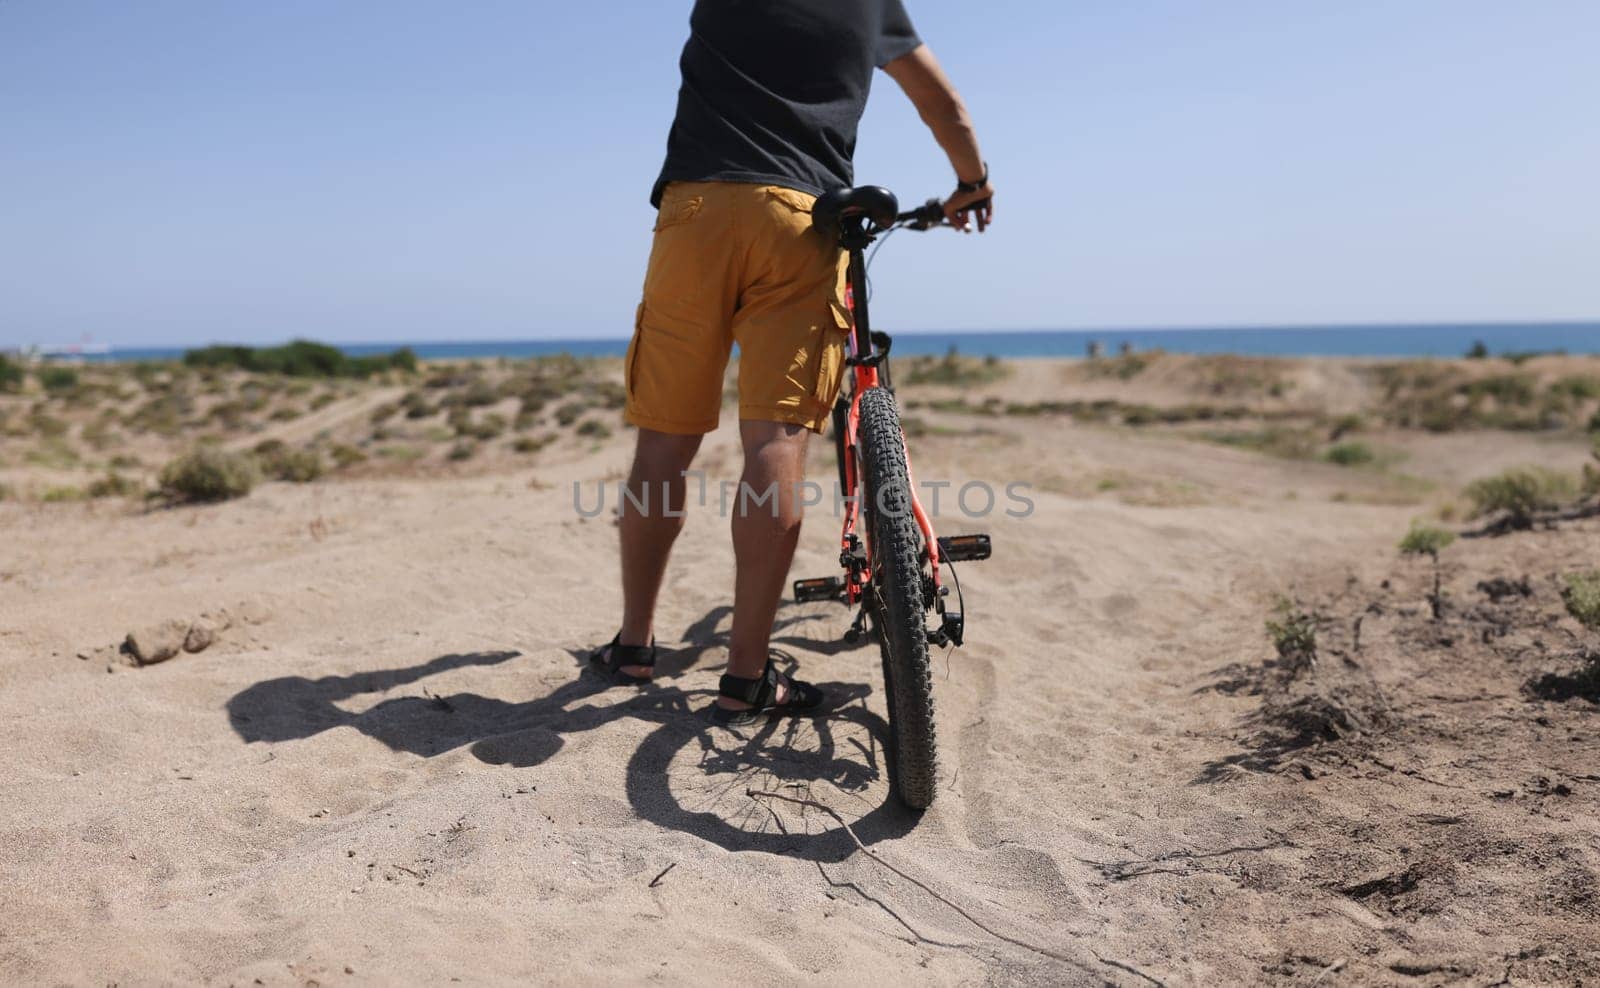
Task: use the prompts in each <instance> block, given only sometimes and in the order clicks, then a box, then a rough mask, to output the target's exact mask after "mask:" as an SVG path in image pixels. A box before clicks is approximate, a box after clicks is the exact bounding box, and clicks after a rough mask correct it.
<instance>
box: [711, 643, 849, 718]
mask: <svg viewBox="0 0 1600 988" xmlns="http://www.w3.org/2000/svg"><path fill="white" fill-rule="evenodd" d="M717 693H718V696H717V703H716V706H714V707H712V708H711V719H712V720H713V721H715V722H716V723H718V724H721V725H723V726H724V727H736V726H739V725H743V724H753V723H755V722H756V721H758V720H760V719H761V718H763V717H768V716H775V715H787V714H801V713H807V712H809V711H812V710H815V709H816V708H817V707H819V706H821V705H822V701H823V700H824V699H825V698H826V697H825V696H824V695H823V692H822V691H821V690H820V689H817V688H816V687H815V686H813V685H811V684H810V683H802V682H801V681H799V680H798V679H793V678H791V677H789V676H785V675H783V674H782V673H780V672H778V670H777V669H775V668H774V667H773V665H772V660H771V659H768V660H767V668H766V669H765V670H764V671H763V672H762V674H761V675H760V676H757V677H755V678H754V679H747V678H745V677H743V676H723V677H722V681H721V682H720V683H719V684H718V689H717Z"/></svg>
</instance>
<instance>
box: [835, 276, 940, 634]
mask: <svg viewBox="0 0 1600 988" xmlns="http://www.w3.org/2000/svg"><path fill="white" fill-rule="evenodd" d="M849 251H850V272H849V282H848V287H847V294H846V296H845V303H846V306H847V307H848V308H849V310H850V315H851V321H852V322H853V323H854V326H853V328H852V330H851V332H850V343H849V359H848V364H847V365H848V366H849V367H850V368H851V370H852V372H853V384H854V387H853V389H852V391H851V394H850V407H849V411H848V412H847V413H846V414H845V415H844V416H843V422H842V423H841V424H842V425H843V428H842V429H841V430H840V445H839V458H840V468H841V476H842V478H843V484H844V490H843V491H842V492H841V493H842V495H843V497H844V528H843V531H841V532H840V535H839V551H840V558H841V560H842V561H843V562H844V564H845V570H846V576H845V587H844V593H845V599H846V600H847V601H848V602H849V603H851V604H858V603H860V602H861V598H862V596H863V595H864V593H865V592H866V585H867V583H868V582H869V580H870V579H871V573H872V547H871V541H870V540H867V539H862V538H860V537H859V536H858V535H857V534H856V526H857V522H858V521H859V520H860V518H861V504H862V499H863V498H866V497H872V496H873V493H872V492H871V491H867V490H865V489H864V486H865V482H864V480H863V478H862V477H861V476H860V468H859V461H858V460H857V458H856V448H857V436H858V430H859V427H860V421H861V396H862V395H863V394H865V393H866V391H867V389H868V388H877V387H887V386H889V384H890V383H891V382H890V381H889V379H888V374H887V366H886V365H885V359H886V358H887V357H888V353H889V351H888V347H887V343H888V338H887V337H886V336H880V337H879V339H880V340H881V341H882V342H883V343H884V344H885V345H884V348H883V349H882V350H877V349H875V346H876V345H877V343H878V341H875V340H874V339H873V335H872V327H871V322H870V319H869V316H868V312H867V292H866V282H867V262H866V254H865V250H864V245H861V246H851V247H850V248H849ZM880 365H885V368H884V369H885V374H884V375H883V376H882V378H880V375H879V373H878V368H879V366H880ZM900 442H901V447H902V448H903V449H904V450H905V455H906V481H907V483H908V484H909V485H910V487H911V491H910V495H911V512H912V515H913V516H914V517H915V518H916V521H917V527H918V528H920V529H921V530H922V538H923V544H924V545H925V546H926V547H927V548H926V552H927V557H928V565H929V568H930V570H931V576H932V586H933V594H932V596H930V597H929V598H928V599H929V601H930V603H931V602H932V601H934V600H937V599H939V596H940V582H939V563H940V550H939V539H938V536H937V535H935V534H934V530H933V521H932V519H930V518H929V517H928V513H927V512H926V511H924V510H923V508H922V500H921V499H920V498H918V497H917V482H916V476H915V474H913V472H912V470H911V449H910V447H909V446H907V445H906V443H905V436H904V433H903V432H902V434H901V437H900ZM857 553H859V554H860V555H859V556H858V555H857ZM853 559H859V564H858V565H851V560H853Z"/></svg>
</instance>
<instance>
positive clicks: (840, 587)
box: [794, 576, 844, 604]
mask: <svg viewBox="0 0 1600 988" xmlns="http://www.w3.org/2000/svg"><path fill="white" fill-rule="evenodd" d="M794 599H795V602H796V603H800V604H805V603H809V602H811V601H815V600H843V599H844V581H843V580H841V579H839V578H838V577H837V576H819V577H816V578H815V579H810V580H796V581H794Z"/></svg>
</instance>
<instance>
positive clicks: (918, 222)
mask: <svg viewBox="0 0 1600 988" xmlns="http://www.w3.org/2000/svg"><path fill="white" fill-rule="evenodd" d="M899 221H900V222H902V223H907V224H909V225H910V227H911V229H913V230H928V229H931V228H933V227H936V226H940V225H942V224H943V223H944V203H942V202H940V201H939V200H938V199H929V200H928V201H927V202H925V203H923V204H922V205H920V206H918V207H917V208H916V209H912V210H908V211H907V212H904V213H901V214H900V216H899Z"/></svg>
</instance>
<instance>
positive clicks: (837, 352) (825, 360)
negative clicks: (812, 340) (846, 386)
mask: <svg viewBox="0 0 1600 988" xmlns="http://www.w3.org/2000/svg"><path fill="white" fill-rule="evenodd" d="M833 311H834V314H835V315H834V320H833V323H831V324H830V323H826V322H825V323H823V324H822V325H821V326H820V327H818V330H819V331H818V333H817V342H816V348H817V356H816V361H815V363H816V377H815V378H813V383H812V386H811V387H812V394H811V397H812V400H813V401H815V402H816V407H815V408H814V409H813V410H812V411H813V413H822V414H826V413H827V412H828V411H830V410H831V409H832V408H833V400H834V399H835V398H837V397H838V396H839V385H840V383H841V382H842V381H843V380H844V352H845V344H844V335H843V334H842V333H839V332H836V331H835V329H836V328H837V329H848V328H850V323H849V320H848V318H846V319H845V320H844V321H842V322H841V321H840V318H839V316H838V313H840V312H846V315H847V316H848V311H847V310H845V309H844V308H843V306H839V307H837V308H834V309H833Z"/></svg>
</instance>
